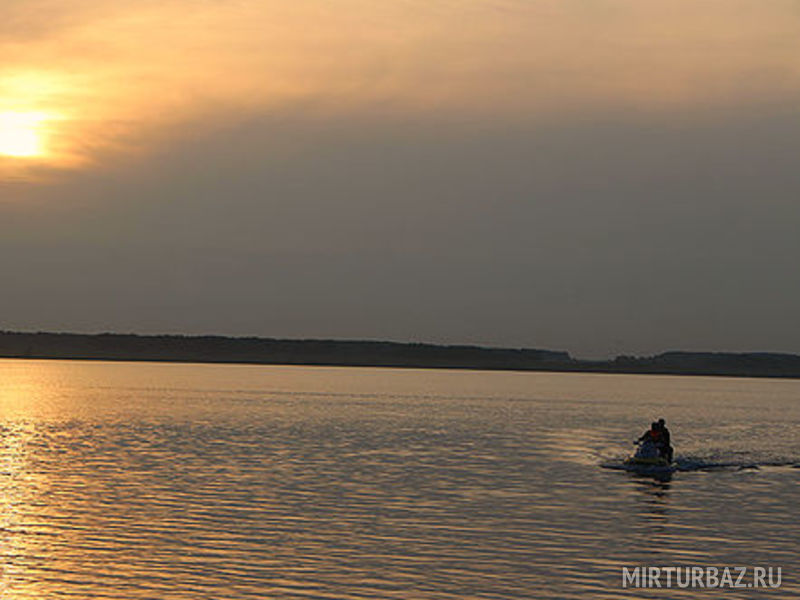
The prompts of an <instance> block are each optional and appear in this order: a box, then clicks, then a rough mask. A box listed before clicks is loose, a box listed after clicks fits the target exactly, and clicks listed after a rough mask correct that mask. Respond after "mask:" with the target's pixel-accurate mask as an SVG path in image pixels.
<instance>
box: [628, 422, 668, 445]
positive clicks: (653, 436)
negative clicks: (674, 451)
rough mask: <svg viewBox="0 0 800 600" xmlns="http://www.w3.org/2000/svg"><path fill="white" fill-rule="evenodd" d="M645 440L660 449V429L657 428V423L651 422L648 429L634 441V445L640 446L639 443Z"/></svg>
mask: <svg viewBox="0 0 800 600" xmlns="http://www.w3.org/2000/svg"><path fill="white" fill-rule="evenodd" d="M645 440H650V441H651V442H653V443H654V444H655V445H656V446H658V447H659V448H660V447H661V429H660V428H659V426H658V422H656V421H653V422H652V423H651V424H650V429H648V430H647V431H645V432H644V433H643V434H642V435H641V436H640V437H639V439H638V440H636V441H635V442H634V443H635V444H640V443H641V442H644V441H645Z"/></svg>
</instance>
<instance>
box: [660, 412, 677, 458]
mask: <svg viewBox="0 0 800 600" xmlns="http://www.w3.org/2000/svg"><path fill="white" fill-rule="evenodd" d="M657 425H658V429H659V431H660V432H661V453H662V454H663V455H664V457H665V458H666V459H667V460H668V461H669V462H672V455H673V453H674V452H675V449H674V448H673V447H672V440H671V439H670V435H669V429H667V423H666V421H664V419H659V420H658V422H657Z"/></svg>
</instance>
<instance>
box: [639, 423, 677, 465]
mask: <svg viewBox="0 0 800 600" xmlns="http://www.w3.org/2000/svg"><path fill="white" fill-rule="evenodd" d="M661 421H663V419H662V420H661ZM665 430H666V431H667V434H666V436H665V435H664V431H665ZM668 436H669V430H667V429H666V427H664V426H663V425H662V424H661V422H656V421H653V423H652V424H651V425H650V429H648V430H647V431H645V432H644V433H643V434H642V436H641V437H640V438H639V439H638V440H636V442H634V443H636V444H638V443H640V442H644V441H645V440H650V441H651V442H653V444H655V446H656V448H658V453H659V454H660V455H661V456H663V457H664V458H666V459H667V460H669V461H670V462H672V448H671V447H670V445H669V437H668ZM665 438H666V439H665ZM665 442H666V443H665Z"/></svg>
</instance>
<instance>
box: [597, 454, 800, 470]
mask: <svg viewBox="0 0 800 600" xmlns="http://www.w3.org/2000/svg"><path fill="white" fill-rule="evenodd" d="M600 466H601V467H602V468H604V469H611V470H616V471H632V472H637V473H651V472H652V473H664V472H668V473H676V472H693V471H756V470H761V469H769V468H790V469H800V461H798V460H767V461H747V460H741V459H731V460H711V459H706V458H700V457H692V456H678V457H676V458H675V461H674V462H673V463H672V464H670V465H669V466H666V465H664V466H658V465H637V464H631V463H630V462H626V461H625V460H619V459H618V460H609V461H605V462H602V463H601V464H600Z"/></svg>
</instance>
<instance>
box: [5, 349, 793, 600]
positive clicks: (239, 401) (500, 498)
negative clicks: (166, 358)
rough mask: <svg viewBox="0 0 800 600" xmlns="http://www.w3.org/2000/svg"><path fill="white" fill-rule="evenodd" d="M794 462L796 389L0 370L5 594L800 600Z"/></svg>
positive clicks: (120, 367)
mask: <svg viewBox="0 0 800 600" xmlns="http://www.w3.org/2000/svg"><path fill="white" fill-rule="evenodd" d="M658 416H664V417H665V418H666V419H667V421H668V424H669V425H670V426H671V429H672V432H673V438H674V443H675V446H676V456H677V458H678V461H679V464H680V465H681V470H680V471H679V472H677V473H675V474H674V475H673V476H672V477H671V478H667V479H666V480H659V479H655V478H652V477H643V476H640V475H639V476H637V475H635V474H631V473H627V472H624V471H618V470H613V469H609V468H604V467H609V466H615V465H619V464H620V461H621V460H622V459H623V458H624V457H625V456H626V454H627V453H629V452H630V450H631V446H630V441H631V440H632V439H634V438H635V437H638V436H639V435H640V434H641V433H642V431H643V430H644V429H645V428H646V426H647V425H648V423H649V421H651V420H653V419H654V418H656V417H658ZM798 466H800V382H794V381H780V380H772V381H768V380H744V379H742V380H735V379H721V378H677V377H655V376H618V375H575V374H536V373H528V374H521V373H484V372H459V371H421V370H420V371H403V370H388V369H336V368H290V367H251V366H202V365H169V364H110V363H88V362H45V361H0V590H1V591H0V597H1V598H3V600H23V599H24V600H28V599H34V598H36V599H48V598H58V599H61V598H72V599H88V598H113V599H119V600H139V599H144V598H148V599H154V600H155V599H158V600H166V599H175V600H177V599H187V600H188V599H192V600H200V599H212V598H213V599H215V600H220V599H222V600H236V599H240V598H277V599H281V598H303V599H312V598H314V599H322V598H325V599H342V600H346V599H356V598H364V599H366V598H387V599H391V598H398V599H405V600H426V599H441V600H450V599H460V600H464V599H466V600H469V599H474V598H497V599H500V598H502V599H513V598H545V599H549V598H553V599H556V598H558V599H562V598H598V599H610V598H650V597H653V598H722V597H724V598H762V597H763V598H767V597H771V598H791V597H799V596H800V585H798V581H800V578H798V574H800V559H798V555H797V551H798V543H799V542H800V520H799V519H798V514H799V512H800V511H798V507H797V503H798V500H799V499H800V496H799V495H798V482H799V481H800V468H797V467H798ZM642 564H645V565H655V566H660V565H685V566H691V565H701V566H715V565H716V566H725V565H731V566H734V565H743V566H751V565H752V566H759V565H762V566H765V567H767V566H773V567H777V566H780V567H782V568H783V572H782V587H781V588H780V589H769V590H763V591H754V590H724V591H723V590H698V589H694V590H685V589H671V590H635V591H632V590H623V589H622V588H621V567H622V566H629V567H633V566H637V565H642Z"/></svg>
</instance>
